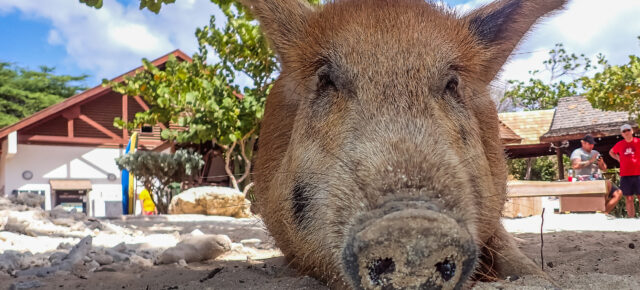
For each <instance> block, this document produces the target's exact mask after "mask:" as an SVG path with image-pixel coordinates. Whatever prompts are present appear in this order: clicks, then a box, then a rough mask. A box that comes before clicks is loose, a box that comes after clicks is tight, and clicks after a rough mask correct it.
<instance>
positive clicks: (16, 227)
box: [4, 216, 31, 236]
mask: <svg viewBox="0 0 640 290" xmlns="http://www.w3.org/2000/svg"><path fill="white" fill-rule="evenodd" d="M27 227H29V224H28V223H27V221H24V220H19V219H18V218H16V217H14V216H9V217H8V218H7V222H6V223H5V225H4V230H5V231H8V232H13V233H18V234H24V235H29V236H31V235H30V234H29V232H28V231H27Z"/></svg>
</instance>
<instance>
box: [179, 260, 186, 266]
mask: <svg viewBox="0 0 640 290" xmlns="http://www.w3.org/2000/svg"><path fill="white" fill-rule="evenodd" d="M178 265H180V266H182V267H186V266H187V261H185V260H184V259H180V261H178Z"/></svg>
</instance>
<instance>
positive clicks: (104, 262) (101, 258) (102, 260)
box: [93, 254, 113, 265]
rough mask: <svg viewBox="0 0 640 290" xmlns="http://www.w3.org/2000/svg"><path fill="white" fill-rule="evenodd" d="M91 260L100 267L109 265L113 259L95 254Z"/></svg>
mask: <svg viewBox="0 0 640 290" xmlns="http://www.w3.org/2000/svg"><path fill="white" fill-rule="evenodd" d="M93 260H94V261H96V262H98V264H100V265H110V264H112V263H113V257H111V256H109V255H105V254H96V255H94V256H93Z"/></svg>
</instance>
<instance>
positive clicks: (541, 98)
mask: <svg viewBox="0 0 640 290" xmlns="http://www.w3.org/2000/svg"><path fill="white" fill-rule="evenodd" d="M598 59H599V62H601V63H602V62H604V57H603V56H602V55H598ZM542 64H543V65H544V67H545V70H544V72H546V73H548V74H549V78H548V79H547V80H543V79H541V78H540V74H541V71H539V70H534V71H529V74H530V75H531V78H529V81H528V83H525V82H523V81H519V80H509V81H508V83H509V85H511V88H510V89H508V90H507V91H506V92H505V94H504V98H503V99H502V101H505V100H509V101H510V102H511V103H512V105H513V106H515V107H516V108H523V109H524V110H527V111H528V110H544V109H552V108H555V107H556V106H557V105H558V99H560V98H563V97H569V96H574V95H577V89H578V88H579V87H580V86H579V85H580V82H581V80H582V79H581V77H583V76H584V75H585V74H586V73H587V72H588V71H590V70H592V69H595V66H594V65H592V64H591V60H590V59H589V58H587V57H586V56H585V55H584V54H580V55H579V56H578V55H576V54H575V53H571V54H569V53H568V52H567V51H566V50H565V48H564V45H563V44H562V43H558V44H556V45H555V47H554V48H553V49H551V50H550V51H549V58H548V59H547V60H545V61H543V62H542ZM538 163H539V162H538V160H536V158H535V157H532V158H528V159H527V160H526V171H525V176H524V178H525V179H527V180H529V179H531V178H532V177H533V176H532V169H533V168H534V166H536V165H537V164H538Z"/></svg>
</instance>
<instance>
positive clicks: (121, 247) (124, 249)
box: [111, 242, 128, 253]
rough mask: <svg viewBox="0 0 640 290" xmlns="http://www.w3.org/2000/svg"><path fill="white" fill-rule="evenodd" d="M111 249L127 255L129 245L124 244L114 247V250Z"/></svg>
mask: <svg viewBox="0 0 640 290" xmlns="http://www.w3.org/2000/svg"><path fill="white" fill-rule="evenodd" d="M111 249H113V250H114V251H116V252H120V253H125V252H127V250H128V248H127V245H126V244H125V243H124V242H122V243H119V244H117V245H115V246H113V248H111Z"/></svg>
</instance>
